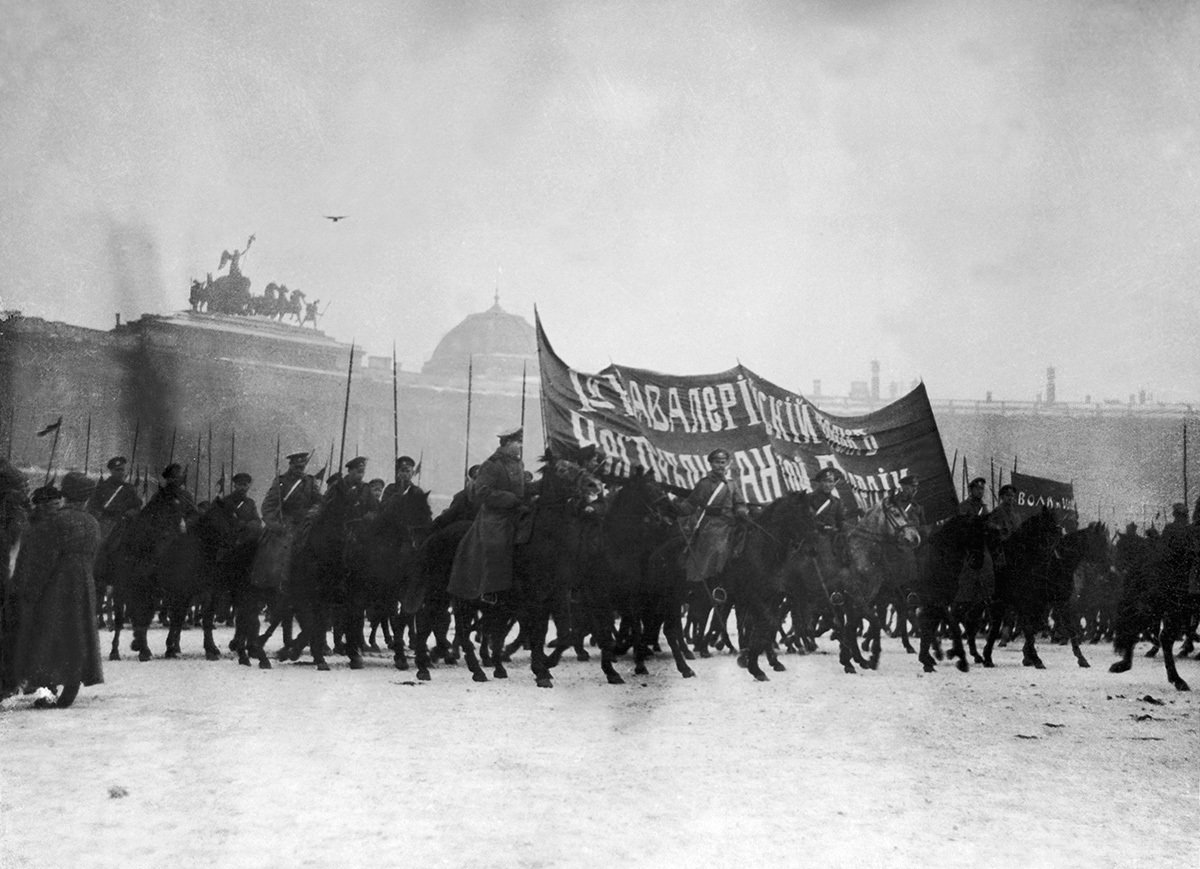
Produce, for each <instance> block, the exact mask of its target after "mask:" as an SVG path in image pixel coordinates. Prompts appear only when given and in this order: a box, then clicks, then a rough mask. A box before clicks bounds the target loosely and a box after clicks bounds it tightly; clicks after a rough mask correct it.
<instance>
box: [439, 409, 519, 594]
mask: <svg viewBox="0 0 1200 869" xmlns="http://www.w3.org/2000/svg"><path fill="white" fill-rule="evenodd" d="M499 439H500V445H499V447H497V448H496V451H495V452H494V453H492V455H491V456H490V457H489V458H488V459H487V461H485V462H484V463H483V464H482V465H480V467H479V475H478V476H477V477H476V478H475V497H476V499H477V501H478V504H479V512H478V513H477V514H476V516H475V521H474V523H472V525H471V530H470V531H468V532H467V535H466V536H465V537H464V538H463V539H462V541H461V542H460V543H459V546H458V550H457V551H456V553H455V555H454V566H453V568H452V569H451V573H450V586H449V590H450V593H451V594H453V595H454V596H455V597H458V598H462V599H464V600H475V599H477V598H479V597H481V596H483V595H494V594H496V593H497V592H501V591H507V590H508V589H509V588H511V587H512V583H513V547H514V545H515V539H516V531H517V519H518V518H519V515H520V512H521V509H522V506H523V503H524V498H525V467H524V465H522V463H521V450H522V448H523V446H524V441H525V432H524V430H523V429H521V428H517V429H512V430H510V431H504V432H501V433H500V435H499Z"/></svg>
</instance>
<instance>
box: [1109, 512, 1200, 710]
mask: <svg viewBox="0 0 1200 869" xmlns="http://www.w3.org/2000/svg"><path fill="white" fill-rule="evenodd" d="M1195 533H1196V531H1195V530H1194V526H1192V527H1191V528H1189V527H1188V526H1184V527H1183V528H1181V529H1179V530H1176V528H1175V527H1174V525H1168V526H1167V527H1166V528H1164V529H1163V532H1162V534H1161V535H1160V536H1159V537H1158V539H1157V540H1151V539H1147V538H1145V537H1138V536H1137V535H1128V536H1127V538H1126V540H1125V541H1124V546H1123V547H1122V548H1123V549H1124V552H1123V553H1122V560H1123V562H1124V564H1125V567H1126V571H1125V587H1124V591H1123V593H1122V596H1121V604H1120V607H1119V609H1118V612H1117V619H1116V624H1115V637H1114V640H1113V648H1114V650H1115V651H1116V652H1117V654H1118V655H1120V656H1121V657H1120V660H1118V661H1116V662H1114V663H1113V664H1112V666H1110V667H1109V668H1108V669H1109V672H1111V673H1124V672H1126V671H1127V670H1129V669H1130V668H1131V667H1132V666H1133V647H1134V645H1135V644H1136V643H1137V641H1138V639H1139V638H1140V637H1141V635H1142V634H1143V633H1144V632H1150V633H1151V634H1152V635H1154V636H1155V637H1156V639H1157V641H1158V644H1159V646H1160V647H1161V648H1162V653H1163V666H1164V668H1165V669H1166V672H1167V681H1169V682H1170V683H1171V685H1173V686H1174V687H1175V690H1177V691H1188V690H1191V689H1190V686H1189V685H1188V683H1187V682H1186V681H1184V679H1183V677H1182V676H1180V675H1179V671H1178V669H1177V668H1176V666H1175V655H1174V653H1173V650H1172V648H1173V646H1174V644H1175V640H1176V638H1178V637H1180V636H1183V637H1186V636H1187V635H1188V632H1189V630H1190V628H1191V625H1192V623H1193V618H1194V615H1195V610H1196V608H1197V604H1196V600H1197V598H1196V593H1195V592H1194V591H1190V588H1191V587H1192V585H1191V584H1192V583H1194V582H1196V577H1195V572H1196V570H1197V568H1198V564H1197V555H1196V552H1195V550H1194V549H1193V546H1194V545H1195V544H1194V541H1193V540H1189V537H1190V536H1191V535H1194V534H1195Z"/></svg>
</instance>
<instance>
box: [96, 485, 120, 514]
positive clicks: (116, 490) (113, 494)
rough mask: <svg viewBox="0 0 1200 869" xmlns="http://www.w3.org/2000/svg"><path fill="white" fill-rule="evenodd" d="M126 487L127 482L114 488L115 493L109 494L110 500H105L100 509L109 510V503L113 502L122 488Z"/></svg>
mask: <svg viewBox="0 0 1200 869" xmlns="http://www.w3.org/2000/svg"><path fill="white" fill-rule="evenodd" d="M124 488H125V484H124V483H121V484H119V485H118V486H117V488H115V489H113V493H112V494H111V495H109V496H108V500H107V501H105V502H104V506H103V507H101V508H100V509H101V510H107V509H108V505H109V504H111V503H112V502H113V499H114V498H116V497H117V495H119V494H121V490H122V489H124Z"/></svg>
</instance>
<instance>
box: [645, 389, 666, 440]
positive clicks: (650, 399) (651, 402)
mask: <svg viewBox="0 0 1200 869" xmlns="http://www.w3.org/2000/svg"><path fill="white" fill-rule="evenodd" d="M644 391H645V395H646V411H647V412H648V413H649V414H650V424H651V425H652V426H653V427H654V430H655V431H670V430H671V421H670V420H669V419H667V415H666V414H664V413H663V409H662V389H661V387H658V386H655V385H654V384H653V383H647V384H646V388H645V390H644Z"/></svg>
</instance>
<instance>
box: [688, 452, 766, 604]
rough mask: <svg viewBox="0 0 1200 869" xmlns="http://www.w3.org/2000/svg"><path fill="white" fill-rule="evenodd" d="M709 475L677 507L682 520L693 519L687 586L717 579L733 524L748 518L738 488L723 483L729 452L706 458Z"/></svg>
mask: <svg viewBox="0 0 1200 869" xmlns="http://www.w3.org/2000/svg"><path fill="white" fill-rule="evenodd" d="M708 468H709V470H708V474H707V475H706V476H705V477H704V478H703V479H702V480H700V482H699V483H697V484H696V488H694V489H692V491H691V493H689V494H688V496H687V497H686V498H685V499H683V500H682V501H680V502H678V503H677V504H676V508H677V509H678V511H679V513H680V514H681V515H683V516H689V517H690V516H695V518H694V519H692V520H691V521H689V522H688V523H687V524H688V526H690V534H689V546H688V551H687V559H686V563H685V568H686V570H687V578H688V581H689V582H700V583H703V582H706V581H707V580H710V579H713V578H715V577H716V576H718V575H719V574H720V573H721V571H722V570H724V569H725V564H726V562H728V561H729V554H730V550H731V548H732V547H731V543H732V540H731V538H732V535H733V529H734V523H735V521H736V520H738V519H746V518H747V517H748V516H749V515H750V511H749V508H748V507H747V506H746V497H745V495H743V494H742V488H741V486H739V485H737V483H736V482H733V481H730V480H727V479H725V473H726V471H727V470H728V469H729V451H728V450H725V449H721V448H718V449H715V450H713V451H712V452H711V453H709V454H708Z"/></svg>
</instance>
